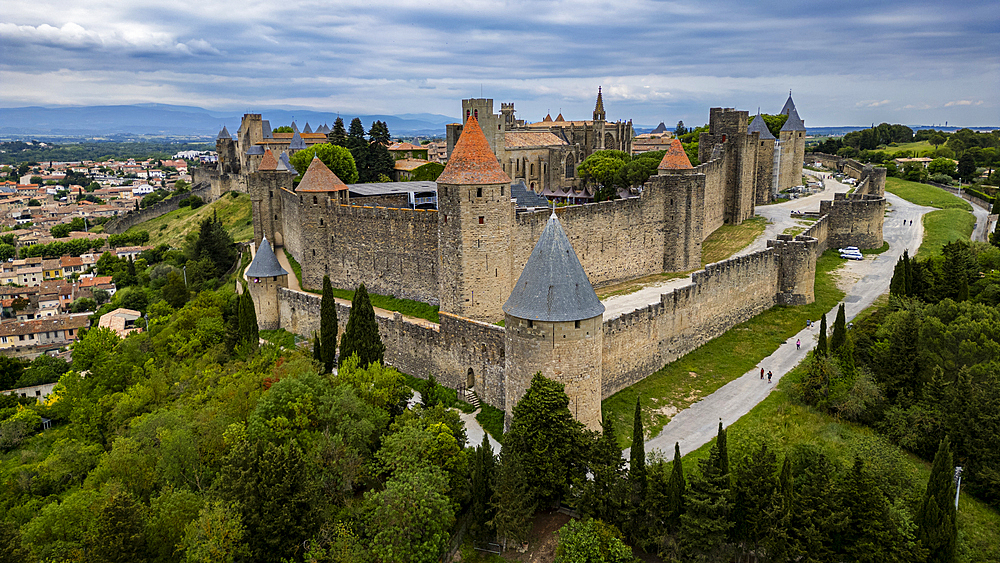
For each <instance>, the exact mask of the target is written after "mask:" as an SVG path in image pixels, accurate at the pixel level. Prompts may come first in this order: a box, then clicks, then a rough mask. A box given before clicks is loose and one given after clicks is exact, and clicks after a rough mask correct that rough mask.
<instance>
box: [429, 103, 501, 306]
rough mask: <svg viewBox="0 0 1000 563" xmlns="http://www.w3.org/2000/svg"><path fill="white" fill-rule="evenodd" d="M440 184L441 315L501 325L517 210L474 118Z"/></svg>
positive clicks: (465, 130)
mask: <svg viewBox="0 0 1000 563" xmlns="http://www.w3.org/2000/svg"><path fill="white" fill-rule="evenodd" d="M437 182H438V254H439V256H440V258H439V260H440V262H439V268H440V270H439V272H440V273H439V275H438V279H439V280H440V291H439V292H438V295H439V298H440V302H441V310H442V311H447V312H449V313H454V314H456V315H461V316H464V317H469V318H472V319H477V320H481V321H488V322H495V321H498V320H500V319H501V318H502V313H501V310H500V306H501V304H502V303H503V300H504V298H505V297H506V296H507V293H508V292H509V291H510V276H511V260H512V252H511V230H512V229H513V225H514V206H513V204H512V203H511V201H510V177H508V176H507V174H506V173H505V172H504V171H503V169H502V168H501V167H500V163H499V162H498V161H497V159H496V157H495V156H494V155H493V152H492V151H491V150H490V146H489V144H488V143H487V141H486V137H485V136H484V135H483V131H482V129H480V128H479V121H478V120H477V119H476V117H475V116H474V115H472V114H470V116H469V118H468V119H467V120H466V122H465V128H464V130H463V131H462V136H461V137H460V138H459V140H458V144H456V145H455V150H454V151H453V152H452V154H451V158H450V159H449V160H448V165H447V166H445V169H444V171H443V172H441V175H440V176H439V177H438V179H437Z"/></svg>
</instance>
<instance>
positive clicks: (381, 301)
mask: <svg viewBox="0 0 1000 563" xmlns="http://www.w3.org/2000/svg"><path fill="white" fill-rule="evenodd" d="M285 257H286V258H288V263H289V264H290V265H291V266H292V271H293V272H294V273H295V278H296V279H297V280H299V287H301V288H302V291H307V292H309V293H315V294H316V295H319V294H321V293H323V292H322V290H319V289H307V288H306V287H305V286H303V285H302V266H301V265H299V263H298V262H297V261H296V260H295V257H294V256H292V254H291V253H290V252H288V250H285ZM333 296H334V297H338V298H340V299H346V300H348V301H351V300H353V299H354V290H353V289H341V288H338V287H335V288H333ZM368 298H369V299H370V300H371V302H372V306H373V307H378V308H379V309H385V310H386V311H398V312H400V313H402V314H404V315H406V316H408V317H416V318H418V319H425V320H428V321H431V322H432V323H440V322H441V318H440V317H439V316H438V310H439V307H438V306H437V305H428V304H427V303H424V302H422V301H413V300H412V299H397V298H396V297H393V296H392V295H379V294H377V293H371V292H369V293H368Z"/></svg>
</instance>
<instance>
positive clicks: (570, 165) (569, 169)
mask: <svg viewBox="0 0 1000 563" xmlns="http://www.w3.org/2000/svg"><path fill="white" fill-rule="evenodd" d="M575 175H576V157H574V156H573V155H572V154H568V155H566V177H567V178H572V177H574V176H575Z"/></svg>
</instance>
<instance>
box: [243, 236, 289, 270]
mask: <svg viewBox="0 0 1000 563" xmlns="http://www.w3.org/2000/svg"><path fill="white" fill-rule="evenodd" d="M287 274H288V272H286V271H285V269H284V268H282V267H281V264H279V263H278V257H277V256H275V255H274V251H273V250H271V243H269V242H267V238H264V240H262V241H260V248H258V249H257V254H255V255H254V257H253V262H250V265H249V266H247V271H246V276H247V277H248V278H267V277H271V276H284V275H287Z"/></svg>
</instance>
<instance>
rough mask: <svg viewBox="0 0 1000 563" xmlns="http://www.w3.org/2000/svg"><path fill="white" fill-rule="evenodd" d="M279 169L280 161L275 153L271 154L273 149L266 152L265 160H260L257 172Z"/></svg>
mask: <svg viewBox="0 0 1000 563" xmlns="http://www.w3.org/2000/svg"><path fill="white" fill-rule="evenodd" d="M277 169H278V160H277V159H276V158H274V153H273V152H271V149H267V150H266V151H264V158H262V159H260V166H258V167H257V170H258V171H260V170H263V171H274V170H277Z"/></svg>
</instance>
